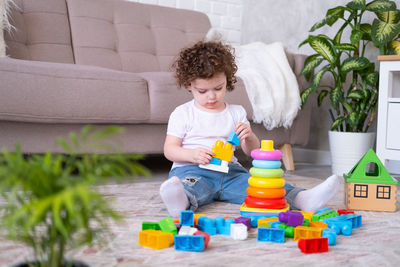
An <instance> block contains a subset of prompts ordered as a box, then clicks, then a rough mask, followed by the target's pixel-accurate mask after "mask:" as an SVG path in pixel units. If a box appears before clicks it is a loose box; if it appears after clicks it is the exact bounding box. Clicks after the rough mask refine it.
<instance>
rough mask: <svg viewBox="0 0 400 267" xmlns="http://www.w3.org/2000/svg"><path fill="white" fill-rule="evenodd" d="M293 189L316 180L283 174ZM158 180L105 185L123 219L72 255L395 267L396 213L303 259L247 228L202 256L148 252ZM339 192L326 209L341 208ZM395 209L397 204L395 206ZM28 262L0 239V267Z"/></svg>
mask: <svg viewBox="0 0 400 267" xmlns="http://www.w3.org/2000/svg"><path fill="white" fill-rule="evenodd" d="M285 178H286V180H287V181H288V182H290V183H292V184H293V185H296V186H300V187H304V188H311V187H312V186H314V185H316V184H318V183H319V182H320V181H321V180H318V179H314V178H306V177H300V176H295V175H290V174H286V175H285ZM160 183H161V182H160V181H154V180H148V181H139V182H135V183H133V184H122V185H108V186H103V187H102V192H104V194H106V195H107V196H108V197H110V199H114V200H115V205H116V207H117V209H118V210H119V211H120V212H121V213H123V214H124V215H125V216H126V220H125V222H124V223H123V224H120V225H117V226H113V228H112V229H113V238H112V241H111V242H109V243H108V244H107V245H106V246H105V247H103V248H84V249H81V250H79V251H77V252H75V253H74V256H75V258H78V259H81V260H83V261H85V262H87V263H89V264H90V265H91V266H119V267H122V266H246V267H247V266H310V265H311V266H316V265H317V266H338V265H341V266H356V265H359V266H398V265H399V264H400V216H399V215H400V214H399V211H397V212H396V213H383V212H358V214H361V215H362V216H363V226H362V227H361V228H358V229H355V230H354V231H353V235H351V236H342V235H340V236H338V239H337V245H336V246H331V247H330V248H329V249H330V251H329V252H327V253H319V254H303V253H301V252H300V250H299V249H298V248H297V243H296V242H294V241H293V239H290V238H287V239H286V241H285V243H284V244H278V243H270V242H257V230H256V229H252V230H251V232H250V233H249V238H248V239H247V240H245V241H234V240H233V239H231V238H230V237H228V236H222V235H217V236H212V238H211V241H210V243H209V246H208V249H207V250H206V251H204V252H182V251H175V249H174V248H173V247H171V248H168V249H163V250H153V249H149V248H144V247H141V246H139V245H138V232H139V231H140V229H141V223H142V221H158V220H160V219H162V218H164V217H166V216H167V212H166V209H165V208H164V207H163V205H162V201H161V199H160V197H159V195H158V189H159V186H160ZM343 199H344V198H343V188H342V190H341V191H340V192H339V193H338V195H337V196H336V197H335V198H334V199H333V200H332V201H331V202H330V203H329V204H328V205H327V206H329V207H331V208H334V209H343V208H345V206H344V201H343ZM398 207H399V204H398ZM197 212H198V213H205V214H207V215H208V216H210V217H215V216H239V205H234V204H227V203H214V204H211V205H208V206H206V207H203V208H201V209H200V210H198V211H197ZM25 257H29V251H27V249H26V248H24V247H23V246H22V245H19V244H15V243H12V242H9V241H6V240H4V239H1V237H0V266H9V264H11V263H15V262H18V261H21V260H23V259H24V258H25Z"/></svg>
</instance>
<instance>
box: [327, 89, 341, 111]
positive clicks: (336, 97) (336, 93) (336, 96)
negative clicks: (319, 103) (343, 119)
mask: <svg viewBox="0 0 400 267" xmlns="http://www.w3.org/2000/svg"><path fill="white" fill-rule="evenodd" d="M329 97H330V99H331V104H332V107H333V108H334V109H335V110H337V109H338V107H339V103H340V102H341V101H342V99H343V92H342V90H341V89H340V87H335V88H334V89H333V90H332V91H331V92H330V95H329Z"/></svg>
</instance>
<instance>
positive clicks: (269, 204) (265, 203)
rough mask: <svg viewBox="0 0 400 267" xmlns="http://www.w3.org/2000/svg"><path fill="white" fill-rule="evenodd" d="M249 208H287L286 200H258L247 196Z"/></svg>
mask: <svg viewBox="0 0 400 267" xmlns="http://www.w3.org/2000/svg"><path fill="white" fill-rule="evenodd" d="M244 202H245V203H246V205H247V207H251V208H258V209H282V208H284V207H285V206H286V199H284V198H256V197H251V196H247V197H246V198H245V199H244Z"/></svg>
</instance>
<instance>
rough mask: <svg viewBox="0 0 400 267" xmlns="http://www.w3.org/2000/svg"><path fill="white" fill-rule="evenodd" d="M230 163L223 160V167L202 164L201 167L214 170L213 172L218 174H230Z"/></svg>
mask: <svg viewBox="0 0 400 267" xmlns="http://www.w3.org/2000/svg"><path fill="white" fill-rule="evenodd" d="M228 164H229V162H227V161H225V160H222V161H221V165H215V164H205V165H204V164H200V165H199V167H200V168H203V169H207V170H212V171H217V172H224V173H228V172H229V167H228Z"/></svg>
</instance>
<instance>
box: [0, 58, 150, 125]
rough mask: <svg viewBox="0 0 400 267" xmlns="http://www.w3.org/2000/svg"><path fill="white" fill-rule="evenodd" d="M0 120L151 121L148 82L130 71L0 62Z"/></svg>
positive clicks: (13, 61) (6, 60) (50, 121)
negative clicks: (149, 119)
mask: <svg viewBox="0 0 400 267" xmlns="http://www.w3.org/2000/svg"><path fill="white" fill-rule="evenodd" d="M0 80H1V84H2V85H1V86H0V95H1V97H0V120H6V121H26V122H45V123H108V122H114V123H118V122H119V123H129V122H145V121H147V120H148V118H149V117H150V111H149V97H148V92H147V82H146V80H144V79H143V78H142V77H140V76H138V75H136V74H134V73H128V72H121V71H115V70H109V69H105V68H100V67H93V66H83V65H75V64H63V63H50V62H39V61H27V60H20V59H13V58H1V59H0Z"/></svg>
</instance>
